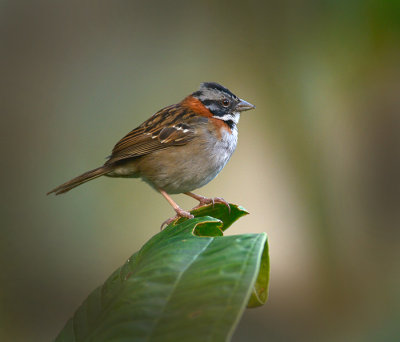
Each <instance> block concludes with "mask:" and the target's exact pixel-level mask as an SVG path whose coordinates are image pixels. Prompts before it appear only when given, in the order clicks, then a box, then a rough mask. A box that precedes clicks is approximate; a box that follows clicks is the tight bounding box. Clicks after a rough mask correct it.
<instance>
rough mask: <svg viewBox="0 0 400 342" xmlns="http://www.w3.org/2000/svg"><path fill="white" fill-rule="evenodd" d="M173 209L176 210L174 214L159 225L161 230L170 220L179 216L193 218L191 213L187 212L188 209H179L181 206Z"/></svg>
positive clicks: (174, 219)
mask: <svg viewBox="0 0 400 342" xmlns="http://www.w3.org/2000/svg"><path fill="white" fill-rule="evenodd" d="M175 211H176V215H175V216H173V217H170V218H169V219H167V220H165V221H164V222H163V223H162V225H161V227H160V230H163V229H164V227H166V226H168V225H170V224H171V223H172V222H174V221H176V220H178V219H180V218H181V217H186V218H188V219H192V218H194V216H193V215H192V214H191V213H189V212H188V211H185V210H183V209H181V208H177V209H175Z"/></svg>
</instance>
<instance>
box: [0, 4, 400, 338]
mask: <svg viewBox="0 0 400 342" xmlns="http://www.w3.org/2000/svg"><path fill="white" fill-rule="evenodd" d="M0 16H1V20H0V27H1V45H0V49H1V54H0V56H1V93H0V94H1V122H2V124H1V132H2V133H1V148H2V152H1V153H2V163H1V165H2V168H1V169H2V177H1V180H2V186H1V189H2V196H1V200H2V204H1V213H2V214H1V218H2V224H1V232H0V233H1V234H0V248H1V249H0V253H1V254H0V257H1V261H0V267H1V272H0V340H1V341H49V340H51V339H52V338H53V337H54V336H55V335H56V334H57V333H58V331H59V330H60V329H61V328H62V327H63V325H64V323H65V322H66V320H67V319H68V318H69V317H70V316H71V315H72V313H73V312H74V310H75V309H76V308H77V306H78V305H79V304H80V303H81V302H82V300H84V299H85V298H86V296H87V295H88V294H89V292H90V291H91V290H92V289H94V288H95V287H96V286H97V285H99V284H101V283H102V282H103V281H104V280H105V279H106V278H107V276H108V275H109V274H110V273H111V272H112V271H113V270H114V269H115V268H116V267H118V266H119V265H121V264H122V263H123V262H124V261H125V260H126V259H127V258H128V257H129V256H130V255H131V254H132V253H133V252H135V251H136V250H137V249H138V248H140V246H141V245H142V244H143V243H144V242H145V241H146V240H147V239H149V238H150V237H151V236H152V235H154V234H156V233H157V232H158V229H159V225H160V223H161V222H162V221H163V220H164V219H166V218H167V217H169V216H171V215H172V214H173V212H172V210H171V208H170V206H169V205H168V203H167V202H166V201H165V200H164V199H163V198H162V196H160V195H159V194H157V193H156V192H155V191H153V190H152V189H151V188H150V187H149V186H148V185H146V184H144V183H143V182H140V181H138V180H124V179H122V180H121V179H109V178H102V179H100V180H97V181H93V182H90V183H88V184H86V185H84V186H82V187H80V188H77V189H76V190H74V191H72V192H70V193H68V194H66V195H64V196H59V197H57V198H56V197H53V196H52V197H46V196H45V193H46V192H47V191H48V190H50V189H52V188H53V187H54V186H56V185H58V184H60V183H62V182H64V181H66V180H68V179H70V178H72V177H73V176H76V175H78V174H79V173H81V172H83V171H86V170H88V169H91V168H94V167H96V166H98V165H100V164H101V163H103V161H104V157H106V156H107V155H108V153H109V152H110V150H111V148H112V146H113V145H114V143H115V142H116V141H117V140H118V139H119V138H121V137H122V136H123V135H124V134H125V133H127V132H128V131H130V130H131V129H132V128H134V127H136V126H137V125H138V124H140V123H141V122H142V121H143V120H145V119H146V118H147V117H149V116H150V115H151V114H153V113H154V112H155V111H157V110H158V109H160V108H162V107H164V106H166V105H169V104H172V103H176V102H178V101H180V100H181V99H182V98H183V97H184V96H185V95H187V94H189V93H190V92H192V91H195V90H196V89H197V88H198V86H199V84H200V82H203V81H216V82H220V83H222V84H223V85H225V86H227V87H228V88H230V89H231V90H232V91H233V92H234V93H237V94H238V95H239V96H240V97H242V98H244V99H246V100H248V101H250V102H251V103H254V104H255V105H256V106H257V109H256V110H255V111H251V112H248V113H244V114H243V115H242V119H241V122H240V125H239V131H240V134H239V135H240V137H239V145H238V149H237V151H236V152H235V154H234V156H233V158H232V160H231V161H230V163H229V164H228V165H227V167H226V168H225V169H224V171H223V172H222V173H221V174H220V176H219V177H218V178H217V179H215V180H214V181H213V182H212V183H211V184H209V185H207V186H206V187H204V188H203V189H201V190H200V191H198V192H199V193H200V194H203V195H207V196H223V197H224V198H225V199H227V200H229V201H231V202H235V203H239V204H241V205H243V206H244V207H246V208H247V209H248V210H249V211H250V212H251V215H250V216H247V217H245V218H243V219H241V220H240V222H238V223H237V224H236V225H235V226H234V227H232V228H231V229H230V234H239V233H244V232H262V231H265V232H267V233H268V236H269V241H270V249H271V286H270V299H269V301H268V303H267V304H266V305H265V306H264V307H262V308H260V309H253V310H247V311H246V312H245V314H244V316H243V319H242V320H241V322H240V324H239V327H238V329H237V331H236V333H235V335H234V337H233V341H235V342H239V341H399V340H400V323H399V322H400V248H399V247H400V208H399V204H400V182H399V174H400V133H399V132H400V62H399V61H400V40H399V37H400V2H399V1H396V0H392V1H378V0H377V1H365V0H364V1H361V0H360V1H323V0H320V1H275V2H274V1H264V2H262V4H261V2H260V1H240V2H238V1H197V2H192V3H191V2H188V1H162V0H158V1H147V2H144V1H141V2H139V1H108V2H103V3H93V2H92V3H91V4H87V3H84V2H73V1H68V2H64V4H61V3H59V2H51V1H36V2H28V1H25V2H24V1H1V3H0ZM184 197H186V196H174V198H175V199H176V200H177V201H178V203H180V204H181V205H182V206H183V207H185V208H189V207H191V206H193V205H194V204H195V202H194V201H192V200H190V199H187V198H184Z"/></svg>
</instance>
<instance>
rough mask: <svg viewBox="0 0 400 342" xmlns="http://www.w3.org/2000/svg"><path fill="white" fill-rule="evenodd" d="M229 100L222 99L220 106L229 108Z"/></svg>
mask: <svg viewBox="0 0 400 342" xmlns="http://www.w3.org/2000/svg"><path fill="white" fill-rule="evenodd" d="M229 103H230V102H229V100H227V99H223V100H222V105H223V106H224V107H228V106H229Z"/></svg>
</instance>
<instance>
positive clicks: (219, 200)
mask: <svg viewBox="0 0 400 342" xmlns="http://www.w3.org/2000/svg"><path fill="white" fill-rule="evenodd" d="M185 195H188V196H190V197H192V198H194V199H195V200H198V201H199V202H200V203H199V204H198V205H197V206H195V207H194V208H193V209H197V208H200V207H202V206H203V205H207V204H211V203H212V205H213V207H214V204H215V203H221V204H224V205H226V206H227V207H228V209H229V213H231V207H230V205H229V203H228V202H227V201H225V200H224V199H223V198H221V197H214V198H207V197H204V196H200V195H196V194H194V193H193V192H185Z"/></svg>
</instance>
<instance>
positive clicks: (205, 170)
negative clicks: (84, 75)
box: [48, 82, 255, 225]
mask: <svg viewBox="0 0 400 342" xmlns="http://www.w3.org/2000/svg"><path fill="white" fill-rule="evenodd" d="M253 108H255V106H254V105H252V104H250V103H248V102H246V101H244V100H241V99H240V98H238V97H237V96H236V95H234V94H233V93H232V92H230V91H229V90H228V89H227V88H225V87H223V86H221V85H220V84H218V83H214V82H206V83H202V84H201V85H200V88H199V90H197V91H195V92H194V93H192V94H191V95H189V96H187V97H186V98H184V99H183V100H182V101H181V102H179V103H178V104H174V105H171V106H168V107H165V108H163V109H161V110H160V111H158V112H157V113H155V114H154V115H153V116H152V117H150V118H149V119H148V120H146V121H145V122H144V123H142V124H141V125H140V126H139V127H137V128H135V129H134V130H132V131H131V132H129V133H128V134H127V135H126V136H125V137H123V138H122V139H121V140H120V141H119V142H118V143H117V144H116V145H115V146H114V148H113V150H112V153H111V155H110V156H109V157H108V160H107V161H106V162H105V164H104V165H102V166H100V167H98V168H96V169H94V170H91V171H88V172H85V173H84V174H82V175H80V176H78V177H76V178H74V179H72V180H70V181H69V182H66V183H64V184H61V185H60V186H58V187H57V188H55V189H53V190H51V191H50V192H49V193H48V194H51V193H55V194H56V195H59V194H62V193H65V192H67V191H69V190H71V189H72V188H75V187H76V186H78V185H81V184H83V183H85V182H87V181H90V180H92V179H95V178H97V177H100V176H103V175H105V176H109V177H127V178H138V177H140V178H142V179H143V180H144V181H145V182H147V183H148V184H150V185H151V186H152V187H153V188H154V189H156V190H157V191H159V192H160V193H161V194H162V195H163V196H164V197H165V198H166V200H167V201H168V202H169V203H170V204H171V205H172V207H173V208H174V210H175V212H176V216H174V217H172V218H170V219H168V220H167V221H165V222H164V224H169V223H171V222H173V221H174V220H175V219H176V218H178V217H187V218H193V216H192V215H191V214H190V213H189V212H187V211H184V210H182V209H181V208H180V207H179V206H178V205H177V204H176V203H175V202H174V201H173V200H172V198H171V197H170V196H169V194H180V193H184V194H186V195H188V196H190V197H193V198H194V199H196V200H198V201H199V202H200V203H199V205H198V206H201V205H205V204H209V203H214V202H220V203H224V204H226V205H228V206H229V204H228V203H227V202H226V201H225V200H223V199H222V198H214V199H210V198H206V197H203V196H199V195H196V194H194V193H192V192H191V191H192V190H194V189H197V188H200V187H202V186H204V185H206V184H207V183H208V182H210V181H211V180H212V179H214V178H215V177H216V176H217V175H218V173H219V172H220V171H221V170H222V168H223V167H224V166H225V164H226V163H227V162H228V160H229V159H230V157H231V155H232V153H233V151H235V148H236V144H237V137H238V131H237V127H236V126H237V124H238V122H239V118H240V113H241V112H243V111H245V110H249V109H253ZM198 206H197V207H198ZM164 224H163V225H164Z"/></svg>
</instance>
